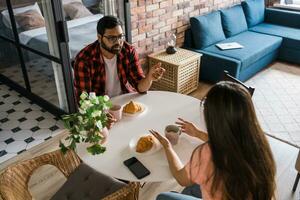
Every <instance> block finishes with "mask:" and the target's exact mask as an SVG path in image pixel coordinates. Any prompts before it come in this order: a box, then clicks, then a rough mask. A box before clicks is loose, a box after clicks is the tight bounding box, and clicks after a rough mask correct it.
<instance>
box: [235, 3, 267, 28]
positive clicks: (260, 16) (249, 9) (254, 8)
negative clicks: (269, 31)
mask: <svg viewBox="0 0 300 200" xmlns="http://www.w3.org/2000/svg"><path fill="white" fill-rule="evenodd" d="M241 4H242V7H243V10H244V13H245V17H246V20H247V24H248V27H249V28H250V27H252V26H255V25H256V24H259V23H262V22H263V21H264V16H265V1H264V0H246V1H242V3H241Z"/></svg>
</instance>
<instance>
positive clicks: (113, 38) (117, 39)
mask: <svg viewBox="0 0 300 200" xmlns="http://www.w3.org/2000/svg"><path fill="white" fill-rule="evenodd" d="M103 37H105V38H107V40H108V41H109V42H111V43H116V42H117V41H119V40H121V41H123V40H125V34H121V35H118V36H112V35H109V36H106V35H103Z"/></svg>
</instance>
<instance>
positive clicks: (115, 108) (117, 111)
mask: <svg viewBox="0 0 300 200" xmlns="http://www.w3.org/2000/svg"><path fill="white" fill-rule="evenodd" d="M108 112H109V113H110V114H112V115H113V116H114V118H115V119H116V120H117V121H119V120H121V119H122V106H120V105H112V107H111V108H110V109H109V111H108Z"/></svg>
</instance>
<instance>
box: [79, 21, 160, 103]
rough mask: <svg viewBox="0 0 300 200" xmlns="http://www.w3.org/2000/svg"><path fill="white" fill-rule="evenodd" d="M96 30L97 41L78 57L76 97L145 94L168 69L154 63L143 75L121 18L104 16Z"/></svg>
mask: <svg viewBox="0 0 300 200" xmlns="http://www.w3.org/2000/svg"><path fill="white" fill-rule="evenodd" d="M97 32H98V40H97V41H95V42H93V43H92V44H90V45H88V46H87V47H85V48H84V49H82V50H81V51H80V52H79V53H78V55H77V56H76V58H75V63H74V76H75V79H74V86H75V90H76V96H77V98H78V97H79V96H80V94H81V93H82V92H83V91H85V92H88V93H89V92H95V93H96V94H97V95H108V96H109V97H114V96H117V95H121V94H124V93H129V92H139V93H144V92H146V91H147V90H148V89H149V88H150V87H151V84H152V81H156V80H158V79H160V78H161V77H162V75H163V73H164V72H165V70H164V69H163V68H162V67H161V63H157V64H156V65H154V66H152V67H151V68H150V69H149V70H148V73H147V75H144V72H143V70H142V67H141V65H140V63H139V58H138V54H137V52H136V50H135V49H134V47H133V46H131V45H130V44H129V43H127V42H126V41H125V35H124V33H123V30H122V23H121V21H120V20H119V19H118V18H116V17H114V16H104V17H102V18H101V19H100V20H99V22H98V24H97ZM82 37H84V35H83V36H82ZM78 100H79V98H78Z"/></svg>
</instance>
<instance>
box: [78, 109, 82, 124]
mask: <svg viewBox="0 0 300 200" xmlns="http://www.w3.org/2000/svg"><path fill="white" fill-rule="evenodd" d="M79 109H80V108H79ZM79 112H80V111H79ZM77 118H78V120H79V122H80V123H82V121H83V118H82V117H81V116H78V117H77Z"/></svg>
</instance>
